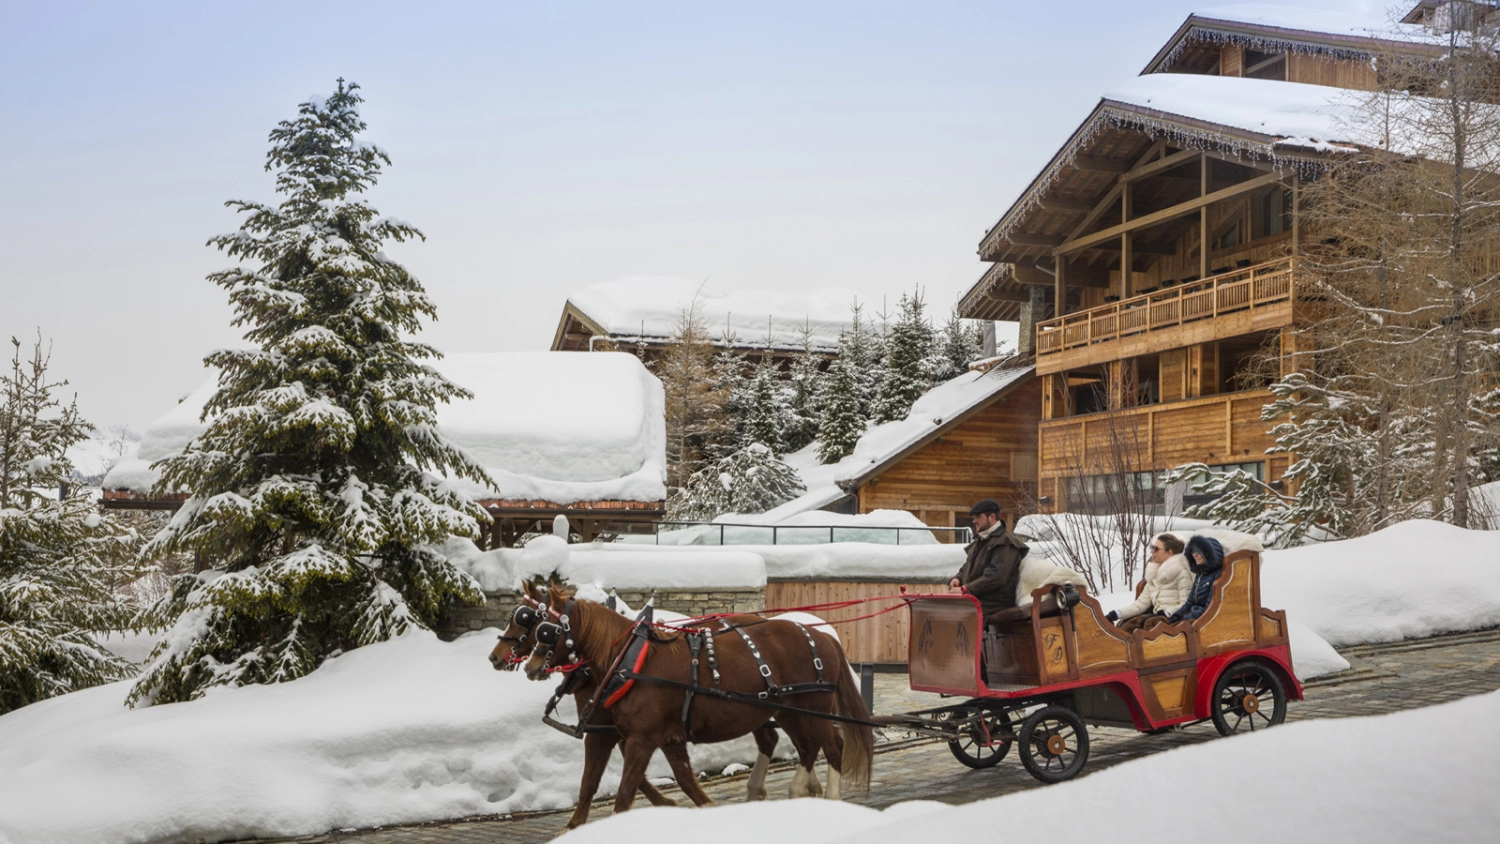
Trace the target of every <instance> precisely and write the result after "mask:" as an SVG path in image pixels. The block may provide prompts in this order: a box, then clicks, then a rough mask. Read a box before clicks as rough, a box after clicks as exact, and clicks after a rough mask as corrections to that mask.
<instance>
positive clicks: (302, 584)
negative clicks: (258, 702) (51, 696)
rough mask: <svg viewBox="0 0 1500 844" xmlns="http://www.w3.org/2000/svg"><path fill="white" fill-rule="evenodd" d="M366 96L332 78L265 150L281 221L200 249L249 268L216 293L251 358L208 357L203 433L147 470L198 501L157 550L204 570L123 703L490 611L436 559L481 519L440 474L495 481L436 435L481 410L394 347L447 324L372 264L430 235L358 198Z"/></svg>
mask: <svg viewBox="0 0 1500 844" xmlns="http://www.w3.org/2000/svg"><path fill="white" fill-rule="evenodd" d="M358 91H359V87H358V86H357V85H354V84H352V83H350V84H345V82H344V81H343V80H342V79H340V80H339V82H338V87H337V89H336V90H335V91H334V92H333V94H332V95H330V96H328V97H327V98H313V99H311V100H309V101H308V102H305V103H303V104H301V106H300V107H299V108H298V116H297V117H296V118H295V119H293V120H286V121H282V122H281V123H280V124H278V125H277V127H276V128H275V129H274V130H272V131H271V134H270V141H271V150H270V152H269V153H268V154H267V156H266V158H267V163H266V168H267V169H268V170H271V169H274V170H275V171H276V191H277V192H278V193H280V194H282V195H283V200H282V202H281V203H280V204H279V205H267V204H262V203H257V202H245V201H238V200H236V201H231V202H229V203H227V204H228V205H229V206H230V207H232V208H235V209H237V210H238V211H240V212H242V213H244V214H246V215H247V217H246V219H245V221H244V223H243V224H242V225H241V227H240V230H239V231H237V232H235V233H233V234H227V235H221V236H219V237H216V238H214V239H213V240H211V241H210V243H212V244H213V245H215V246H217V247H218V248H220V249H222V250H224V251H225V252H227V253H229V254H230V255H232V256H234V257H236V258H238V259H240V260H241V261H245V262H253V264H254V265H255V266H252V267H244V266H240V267H234V268H231V269H227V270H223V271H221V272H217V273H214V274H213V275H211V276H209V279H210V280H211V281H213V282H214V283H215V284H217V285H219V286H220V287H222V288H224V289H225V290H227V291H228V292H229V299H230V303H231V305H232V306H233V307H234V309H235V311H236V316H235V319H234V323H235V324H236V325H245V326H248V327H249V328H248V330H247V331H246V333H245V338H246V339H247V340H249V341H250V342H251V343H253V344H254V346H253V348H249V349H228V350H220V351H216V352H214V353H212V354H210V355H209V356H208V357H207V358H205V363H207V364H208V365H210V366H215V367H218V368H219V369H220V371H221V372H220V375H219V391H218V392H217V393H216V394H215V395H214V396H213V398H211V399H210V400H209V402H208V405H207V407H206V409H205V411H204V417H205V421H206V422H207V423H208V427H207V429H206V430H205V431H204V432H203V433H202V434H201V435H199V436H198V437H197V438H196V439H195V440H193V442H191V443H190V444H189V445H188V446H187V447H186V448H185V449H184V451H183V453H182V454H180V455H177V456H174V457H170V458H167V459H165V460H163V461H160V462H159V463H157V464H156V466H158V467H159V468H160V470H161V479H160V481H159V482H158V487H157V492H158V493H160V494H170V493H175V492H179V491H185V492H187V493H188V496H189V497H188V498H187V500H186V501H184V502H183V505H182V508H181V509H180V510H179V511H178V512H177V515H176V517H175V518H173V519H172V521H171V523H170V524H169V525H168V526H167V527H166V528H165V529H164V530H163V531H162V532H161V533H159V534H158V535H157V536H156V537H155V538H154V539H153V540H152V541H151V542H150V543H149V545H148V546H147V548H146V553H147V554H168V553H172V552H174V551H178V550H192V551H195V552H197V553H198V554H199V555H200V556H201V558H202V559H203V560H204V561H205V563H206V564H207V565H208V566H209V571H207V572H204V573H202V574H199V575H197V576H187V577H183V578H179V579H178V580H177V581H176V582H175V583H174V587H173V592H172V595H171V596H169V597H168V598H167V599H166V600H164V601H163V602H162V603H161V604H160V605H158V607H157V608H156V618H157V620H158V621H159V622H163V623H171V624H172V625H173V626H172V630H171V631H170V632H169V633H168V634H167V636H166V638H165V639H164V640H163V642H162V643H161V644H160V645H159V646H158V647H157V648H156V650H155V651H154V652H153V653H152V659H151V662H150V663H149V664H148V665H147V666H146V668H145V669H144V671H143V672H142V675H141V678H140V679H139V680H138V681H137V683H136V685H135V688H134V689H133V690H132V692H131V694H130V702H131V703H132V704H133V705H140V704H152V703H165V702H170V701H184V700H190V699H193V698H196V697H199V696H201V695H203V694H204V692H206V691H207V690H208V689H210V688H212V687H215V686H226V685H230V686H233V685H243V684H248V683H270V682H281V681H286V680H292V679H295V678H298V677H301V676H303V675H305V674H307V673H308V672H310V671H312V670H313V669H314V668H316V667H317V666H318V665H319V664H321V663H322V662H323V661H324V660H325V659H327V658H329V657H330V656H331V655H334V654H336V653H338V652H341V651H347V650H350V649H352V648H356V647H359V646H361V645H367V644H370V643H373V642H379V641H382V640H385V639H389V638H391V637H393V636H396V635H399V634H400V633H402V632H403V631H407V630H411V629H421V628H428V627H431V626H432V625H433V624H434V623H436V622H437V621H438V620H439V619H440V618H441V617H442V615H443V614H444V612H445V611H446V610H447V609H448V608H449V607H450V606H452V605H453V604H454V603H456V602H465V603H475V602H479V601H482V600H483V593H482V592H481V591H480V589H479V586H478V584H477V583H476V582H475V581H474V580H473V578H471V577H469V576H468V575H467V574H465V573H463V572H462V571H460V570H459V569H457V568H456V567H454V566H453V565H451V564H450V563H449V562H448V561H447V560H446V559H445V558H444V557H443V556H442V555H440V554H439V553H438V552H437V551H435V550H434V549H433V547H434V546H435V545H437V544H440V543H442V542H443V541H444V540H446V539H448V538H449V537H450V536H453V535H458V536H470V537H473V536H477V535H478V532H479V525H480V524H481V523H483V522H487V521H488V516H487V515H486V514H485V513H484V511H483V510H482V509H481V508H480V507H479V506H478V505H476V504H475V503H474V502H473V501H472V500H470V499H469V498H468V497H467V496H465V495H463V494H461V493H459V492H458V491H457V490H456V489H455V488H454V487H453V485H452V484H450V483H448V482H447V481H445V479H444V477H443V475H444V473H448V474H451V475H453V476H457V477H461V478H467V479H469V480H472V481H475V482H478V483H482V484H485V485H493V481H490V480H489V479H488V477H487V476H486V474H485V472H484V469H483V468H482V467H480V466H479V465H478V464H476V463H474V462H473V461H472V460H470V458H468V457H467V456H466V455H464V453H463V452H461V451H460V450H458V449H457V448H455V447H453V446H451V445H450V444H449V443H447V442H446V441H445V440H444V439H443V438H442V437H441V436H439V434H438V432H437V427H436V407H437V405H438V403H440V402H448V401H450V400H452V399H455V398H466V397H468V396H469V393H468V392H467V391H465V390H463V389H462V388H460V387H458V386H456V385H454V384H452V383H450V382H448V381H447V380H446V379H444V378H443V377H442V376H441V375H439V374H438V373H437V372H436V371H435V370H434V369H433V368H432V367H430V366H428V365H427V364H425V363H422V362H421V361H422V360H423V359H431V358H436V357H439V356H440V355H439V353H438V352H437V351H436V350H435V349H433V348H431V347H430V346H426V345H423V344H419V343H416V342H412V341H410V340H406V339H403V337H404V336H405V335H410V334H414V333H415V332H417V331H420V330H421V320H422V318H423V317H428V318H433V317H435V316H436V312H435V309H434V308H433V305H432V303H431V302H429V301H428V299H427V296H426V294H425V293H424V292H423V289H422V285H421V284H420V283H419V282H418V281H417V280H416V279H415V278H413V277H412V276H411V275H410V274H408V273H407V271H406V270H405V269H404V268H403V267H401V266H400V265H399V264H397V263H395V262H393V261H391V260H390V259H389V258H388V257H386V255H385V253H384V252H382V251H381V244H382V242H383V241H386V240H393V241H396V242H402V241H406V240H408V239H410V238H416V237H421V236H422V235H421V233H420V232H418V231H417V230H416V229H415V228H412V227H411V226H409V225H407V224H406V223H403V222H401V221H399V220H394V219H390V218H385V217H380V216H378V215H377V213H376V211H375V209H374V208H372V207H371V206H370V204H369V203H368V202H367V201H366V200H365V199H364V198H363V197H362V196H361V193H362V192H363V191H364V190H366V189H367V188H369V187H371V186H372V185H373V184H375V181H376V178H377V176H378V175H379V174H380V170H381V165H382V163H385V164H389V163H390V159H389V157H388V156H387V155H386V153H385V152H384V151H383V150H381V149H380V148H378V147H376V146H374V145H371V144H368V143H365V142H362V141H360V140H359V139H358V138H357V135H358V134H359V133H360V132H361V131H363V130H364V128H365V123H364V121H363V120H361V119H360V116H359V103H360V102H361V101H362V98H361V97H360V96H359V94H358Z"/></svg>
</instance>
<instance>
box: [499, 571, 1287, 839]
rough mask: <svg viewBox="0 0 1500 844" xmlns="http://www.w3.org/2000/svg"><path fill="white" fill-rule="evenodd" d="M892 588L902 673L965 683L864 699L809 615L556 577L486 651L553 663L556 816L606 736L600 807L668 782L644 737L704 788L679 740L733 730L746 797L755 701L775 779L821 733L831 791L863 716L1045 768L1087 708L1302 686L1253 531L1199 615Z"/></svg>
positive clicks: (1178, 703) (542, 670) (859, 777)
mask: <svg viewBox="0 0 1500 844" xmlns="http://www.w3.org/2000/svg"><path fill="white" fill-rule="evenodd" d="M901 599H902V600H904V601H905V604H906V606H907V607H908V608H909V611H910V613H911V625H910V641H909V651H908V668H909V671H910V677H911V687H912V689H914V690H916V691H923V692H939V693H942V694H945V695H951V696H962V697H964V698H967V699H966V700H965V701H964V702H962V703H955V704H949V705H944V706H940V707H935V708H932V709H925V710H920V711H916V712H908V713H903V714H899V715H887V716H871V715H870V714H869V713H868V712H867V711H866V709H865V706H864V703H863V701H862V700H861V699H860V697H859V694H858V691H857V689H856V687H855V685H854V682H853V678H852V675H851V672H850V668H849V665H848V662H847V660H846V658H845V656H844V653H843V650H842V648H841V647H840V646H839V644H838V642H837V640H836V639H834V638H832V637H830V636H828V635H827V634H825V633H823V632H821V631H818V630H814V629H811V628H809V627H806V626H804V625H802V624H799V623H797V622H794V621H789V620H783V619H768V618H765V617H762V616H756V615H747V616H731V617H717V616H713V617H705V618H702V619H689V620H688V621H687V622H686V623H683V624H681V625H680V626H675V627H668V628H659V626H656V625H653V624H651V623H650V622H649V621H646V620H637V621H635V622H632V621H630V620H628V619H626V618H624V617H622V616H621V615H619V614H618V613H616V612H615V611H614V610H613V609H610V608H607V607H605V606H603V605H599V604H595V603H593V602H590V601H586V600H581V599H575V597H574V596H573V595H572V594H571V593H566V592H564V593H559V592H556V591H554V592H552V593H550V594H545V595H544V594H542V593H540V592H538V591H536V590H534V589H531V588H530V587H528V596H527V598H526V600H525V603H523V604H522V606H520V607H518V608H517V609H516V612H515V614H514V616H513V617H512V620H511V622H510V624H509V626H508V627H507V628H506V630H505V631H504V632H503V633H502V634H501V636H500V639H501V641H500V644H499V645H497V646H496V648H495V650H494V652H493V653H492V654H491V661H492V662H494V664H495V667H496V668H506V667H513V666H515V665H518V664H524V665H525V668H526V672H527V674H528V676H530V677H531V678H532V679H546V678H547V677H548V676H550V675H551V673H552V672H557V671H562V672H565V677H566V679H565V681H564V683H563V685H562V686H561V687H560V688H559V689H558V691H557V694H556V695H555V696H554V698H553V701H552V704H551V705H549V707H548V710H547V714H546V716H545V720H546V721H547V723H549V724H551V725H552V726H555V727H557V728H559V729H563V730H565V731H568V732H571V733H572V734H573V735H575V736H577V737H580V738H585V739H586V742H585V751H586V752H585V757H586V766H585V773H584V778H583V782H582V783H581V786H580V795H579V797H580V800H579V805H578V808H577V809H576V810H575V813H574V816H573V818H572V819H571V820H570V821H569V824H568V825H569V827H573V826H576V825H578V824H580V823H582V822H584V820H586V819H587V817H588V801H589V799H590V798H591V797H592V796H593V793H594V789H595V788H596V787H597V786H598V783H599V776H600V774H601V773H602V771H603V766H604V763H605V760H607V758H608V757H609V754H610V753H611V751H612V750H613V749H614V747H615V746H616V745H617V744H619V745H620V746H621V749H622V753H623V755H624V756H625V772H624V774H623V775H622V778H621V788H620V791H619V792H618V793H617V795H616V802H615V811H617V812H618V811H624V810H625V809H627V808H628V807H629V806H630V803H631V801H632V800H633V799H634V797H635V794H636V791H637V789H638V788H640V789H642V790H643V791H644V792H645V794H646V796H647V797H648V798H649V799H651V800H652V802H669V801H666V798H663V797H661V795H659V794H657V793H655V790H654V789H652V788H651V787H650V784H649V783H646V782H645V781H644V772H645V765H646V762H647V761H648V760H649V758H650V757H651V755H652V753H654V752H655V751H656V749H658V748H660V749H661V750H662V751H663V753H665V754H666V756H667V758H668V761H669V762H670V763H671V764H672V768H673V773H674V775H675V776H676V778H677V780H678V782H679V783H680V784H681V785H682V787H683V789H684V791H685V792H687V794H688V796H689V797H691V798H692V799H693V801H694V802H695V803H698V804H699V805H703V804H704V803H706V802H708V798H707V795H706V794H704V793H703V791H702V789H701V787H699V786H698V784H697V782H696V778H695V776H694V773H693V771H692V768H691V766H690V763H689V762H688V759H687V755H686V748H685V745H686V742H688V741H723V740H726V739H729V738H733V737H736V736H739V735H746V734H751V733H754V734H755V735H756V739H757V743H758V745H759V747H760V750H761V757H760V758H759V759H758V760H757V764H756V767H755V770H754V772H753V774H752V776H751V780H750V783H749V785H748V788H747V791H748V794H749V795H750V797H751V799H756V798H757V797H763V796H764V788H763V783H764V776H765V770H766V769H765V763H766V762H767V761H768V757H769V755H770V752H771V748H772V747H774V746H775V743H776V738H775V731H774V730H771V729H769V725H768V723H767V722H768V719H770V718H772V717H774V718H775V719H776V723H777V725H778V726H780V727H781V728H782V730H783V731H785V732H786V733H787V735H788V737H789V738H790V739H791V740H792V742H793V744H794V745H795V746H796V748H797V751H798V757H799V760H798V770H797V776H796V777H795V778H794V780H793V784H792V789H791V791H792V796H799V795H803V794H813V793H817V791H818V790H820V789H818V788H817V787H816V786H817V781H816V780H814V779H811V773H812V766H813V761H814V760H815V759H816V758H817V756H818V755H819V753H822V754H823V755H824V756H825V757H826V758H827V759H828V762H829V796H836V795H837V794H838V793H839V788H840V785H839V782H840V779H839V778H840V775H841V774H842V775H843V776H845V777H850V778H851V782H852V784H855V785H862V784H864V783H865V782H867V781H868V777H869V771H870V761H871V754H872V749H873V743H874V742H873V737H872V733H871V729H872V728H874V727H879V726H890V725H900V726H903V727H906V728H908V729H911V730H913V731H915V732H918V733H920V734H924V735H928V736H934V737H937V738H941V739H945V740H947V741H948V744H949V748H950V749H951V750H952V751H953V755H954V756H955V757H957V758H958V760H959V761H960V762H963V763H964V764H965V765H968V766H970V767H972V768H987V767H990V766H992V765H994V764H996V763H997V762H999V761H1000V760H1001V759H1002V758H1004V757H1005V755H1006V754H1007V752H1008V751H1009V750H1010V747H1011V745H1012V744H1016V745H1018V746H1019V754H1020V756H1021V762H1022V764H1023V765H1024V766H1025V768H1026V770H1027V771H1029V772H1030V773H1031V774H1032V775H1033V776H1035V777H1036V778H1037V779H1039V780H1042V781H1043V782H1049V783H1050V782H1061V781H1063V780H1067V779H1071V778H1072V777H1075V776H1077V775H1078V774H1079V773H1080V772H1081V771H1082V770H1083V767H1084V765H1085V764H1086V763H1087V761H1088V753H1089V738H1088V726H1087V725H1095V726H1116V727H1127V728H1134V729H1136V730H1140V731H1142V732H1153V733H1154V732H1160V731H1163V730H1167V729H1171V728H1174V727H1178V726H1183V725H1187V724H1194V723H1198V722H1202V721H1206V720H1211V721H1212V722H1213V724H1214V726H1215V727H1216V728H1217V729H1218V730H1219V732H1220V733H1222V734H1225V735H1230V734H1233V733H1236V732H1241V731H1251V730H1256V729H1262V728H1264V727H1270V726H1274V725H1276V724H1279V723H1281V721H1282V720H1283V719H1284V718H1285V717H1286V706H1287V700H1288V698H1289V697H1290V698H1291V699H1296V700H1300V699H1301V698H1302V687H1301V685H1300V684H1299V683H1298V682H1297V679H1296V676H1295V675H1294V674H1293V673H1292V657H1291V650H1290V647H1289V644H1288V638H1287V623H1286V614H1285V613H1283V612H1281V611H1279V610H1268V609H1265V608H1263V607H1262V606H1261V602H1260V556H1259V554H1258V553H1256V552H1255V551H1237V552H1234V553H1231V554H1229V555H1228V556H1227V557H1226V558H1225V561H1224V567H1223V570H1222V572H1221V573H1220V575H1219V577H1218V579H1217V581H1216V582H1215V583H1214V587H1213V595H1212V600H1211V601H1210V603H1209V605H1208V608H1207V610H1206V611H1205V612H1204V613H1203V615H1202V616H1200V617H1199V618H1196V619H1194V620H1192V621H1185V622H1179V623H1176V624H1166V623H1164V624H1160V625H1158V626H1156V627H1154V628H1151V629H1149V630H1137V631H1134V632H1131V633H1126V632H1124V631H1122V630H1121V629H1120V628H1118V627H1116V626H1115V625H1114V624H1112V623H1110V622H1109V621H1107V620H1106V619H1105V614H1104V611H1103V609H1101V607H1100V606H1099V603H1098V601H1096V600H1095V599H1094V598H1093V597H1091V596H1089V595H1088V594H1086V593H1084V592H1081V591H1079V590H1078V589H1077V588H1076V587H1073V586H1066V585H1056V584H1054V585H1048V586H1044V587H1042V588H1039V589H1036V590H1035V591H1033V592H1032V602H1031V606H1030V617H1029V618H1024V617H1023V618H1019V619H1017V620H1014V621H1004V622H1002V623H998V624H990V625H986V624H985V623H984V617H983V611H982V609H981V607H980V603H979V601H978V600H977V599H975V598H974V597H973V596H972V595H969V594H966V593H949V594H929V595H904V596H902V598H901ZM804 609H807V608H804ZM1022 615H1024V614H1022ZM716 640H719V644H718V645H717V646H716V645H715V642H716ZM824 660H827V673H826V674H825V663H824ZM632 689H634V690H635V691H632ZM566 694H572V695H573V697H574V699H575V702H576V703H577V706H578V711H579V717H578V723H577V724H576V725H573V726H569V725H566V724H563V723H561V722H558V721H555V720H553V719H552V718H551V712H552V709H553V707H555V706H556V704H557V702H558V701H559V700H560V699H561V698H562V697H563V696H564V695H566ZM835 724H837V725H838V727H839V729H838V731H837V732H835V730H834V729H833V727H834V725H835Z"/></svg>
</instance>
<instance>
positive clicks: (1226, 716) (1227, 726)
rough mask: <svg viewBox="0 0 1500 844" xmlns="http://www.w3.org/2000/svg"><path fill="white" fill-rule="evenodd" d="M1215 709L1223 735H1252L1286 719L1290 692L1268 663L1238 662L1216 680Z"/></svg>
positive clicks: (1213, 704) (1217, 726)
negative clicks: (1287, 700)
mask: <svg viewBox="0 0 1500 844" xmlns="http://www.w3.org/2000/svg"><path fill="white" fill-rule="evenodd" d="M1212 706H1213V720H1214V729H1216V730H1218V731H1219V735H1221V736H1232V735H1234V734H1236V733H1252V732H1255V731H1256V730H1264V729H1266V728H1267V727H1274V726H1276V725H1277V724H1280V723H1281V722H1282V721H1285V720H1286V689H1284V688H1283V687H1282V685H1281V678H1280V677H1277V676H1276V672H1275V671H1274V670H1272V669H1270V668H1267V667H1266V666H1265V664H1263V663H1260V662H1254V661H1251V660H1246V661H1244V662H1236V663H1235V664H1234V665H1231V666H1229V668H1227V669H1225V670H1224V673H1223V674H1220V675H1219V679H1218V680H1216V681H1214V696H1213V699H1212Z"/></svg>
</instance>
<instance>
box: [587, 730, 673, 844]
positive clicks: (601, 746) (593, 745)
mask: <svg viewBox="0 0 1500 844" xmlns="http://www.w3.org/2000/svg"><path fill="white" fill-rule="evenodd" d="M619 743H620V737H619V736H618V735H617V734H615V733H612V732H608V733H604V732H600V733H585V734H584V736H583V779H582V780H581V781H579V783H578V805H577V806H575V807H574V808H573V816H572V817H570V818H568V826H567V828H568V829H576V828H577V827H580V826H583V825H584V824H586V823H588V820H589V810H590V809H591V808H592V806H593V803H594V794H595V793H597V792H598V791H599V780H600V779H601V778H602V777H603V776H604V769H605V768H606V767H607V766H608V765H609V754H610V753H612V752H614V749H615V745H617V744H619ZM640 791H641V796H642V797H644V798H646V799H647V800H649V801H651V805H653V806H676V805H677V801H676V800H673V799H672V798H670V797H668V796H666V795H665V794H662V793H661V792H660V791H658V790H657V788H656V786H654V785H652V784H651V783H650V782H649V781H647V780H644V779H643V780H641V788H640Z"/></svg>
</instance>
